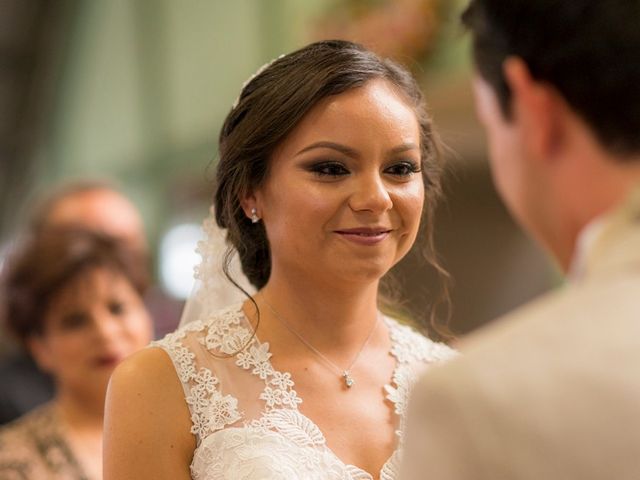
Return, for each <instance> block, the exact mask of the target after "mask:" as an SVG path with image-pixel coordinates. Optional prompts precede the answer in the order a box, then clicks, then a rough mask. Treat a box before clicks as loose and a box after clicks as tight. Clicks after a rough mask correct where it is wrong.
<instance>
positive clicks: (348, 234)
mask: <svg viewBox="0 0 640 480" xmlns="http://www.w3.org/2000/svg"><path fill="white" fill-rule="evenodd" d="M335 233H337V234H338V235H340V236H341V237H342V238H344V239H345V240H349V241H350V242H353V243H356V244H358V245H366V246H371V245H377V244H379V243H380V242H382V241H383V240H384V239H385V238H387V237H388V236H389V234H390V233H391V230H390V229H388V228H382V227H381V228H350V229H346V230H336V232H335Z"/></svg>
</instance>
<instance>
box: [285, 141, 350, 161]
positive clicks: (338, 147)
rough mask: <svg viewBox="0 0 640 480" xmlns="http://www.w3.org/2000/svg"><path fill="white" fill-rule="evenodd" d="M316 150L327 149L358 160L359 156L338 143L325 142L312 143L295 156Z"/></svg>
mask: <svg viewBox="0 0 640 480" xmlns="http://www.w3.org/2000/svg"><path fill="white" fill-rule="evenodd" d="M316 148H329V149H331V150H336V151H337V152H340V153H342V154H344V155H346V156H348V157H351V158H358V157H359V156H360V155H359V154H358V152H357V151H355V150H354V149H353V148H351V147H347V146H346V145H342V144H340V143H335V142H326V141H322V142H315V143H312V144H311V145H308V146H306V147H304V148H303V149H302V150H300V151H299V152H298V153H296V155H300V154H302V153H305V152H308V151H310V150H314V149H316Z"/></svg>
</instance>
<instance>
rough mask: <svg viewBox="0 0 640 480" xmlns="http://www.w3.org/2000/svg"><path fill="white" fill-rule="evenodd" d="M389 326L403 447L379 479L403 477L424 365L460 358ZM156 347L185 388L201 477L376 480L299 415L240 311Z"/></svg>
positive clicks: (390, 387)
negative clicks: (407, 426)
mask: <svg viewBox="0 0 640 480" xmlns="http://www.w3.org/2000/svg"><path fill="white" fill-rule="evenodd" d="M384 321H385V324H386V325H387V327H388V329H389V332H390V337H391V345H392V346H391V352H390V353H391V355H393V356H394V357H395V359H396V367H395V370H394V373H393V377H392V378H391V381H390V383H389V384H387V385H385V387H384V388H385V391H386V394H387V399H388V401H389V402H390V408H393V409H394V410H395V413H396V415H398V417H399V423H398V424H399V429H398V431H397V435H398V437H399V439H398V445H399V447H398V448H397V449H396V451H395V452H394V453H393V455H392V456H391V457H390V458H389V460H387V462H386V463H385V464H384V467H383V469H382V471H381V472H379V476H380V478H381V479H384V480H391V479H395V478H396V476H397V471H398V461H399V453H400V447H401V444H402V432H403V431H404V417H405V410H406V406H407V400H408V397H409V390H410V388H411V386H412V385H413V383H414V380H415V379H416V378H417V376H418V375H419V373H420V372H421V371H422V370H423V369H424V368H425V367H427V366H428V365H429V364H431V363H435V362H441V361H444V360H446V359H448V358H450V357H451V356H453V355H454V352H453V350H451V349H450V348H449V347H447V346H446V345H444V344H440V343H435V342H432V341H430V340H428V339H427V338H425V337H423V336H422V335H419V334H418V333H416V332H415V331H413V330H412V329H411V328H409V327H406V326H403V325H400V324H399V323H398V322H396V321H395V320H392V319H390V318H388V317H384ZM152 346H156V347H160V348H162V349H164V350H165V351H166V352H167V353H168V355H169V356H170V357H171V360H172V362H173V364H174V366H175V368H176V372H177V375H178V377H179V378H180V382H181V383H182V386H183V388H184V392H185V399H186V402H187V404H188V407H189V411H190V413H191V421H192V427H191V432H192V433H193V434H194V435H195V437H196V449H195V452H194V455H193V461H192V463H191V475H192V477H193V478H194V479H198V480H219V479H234V480H243V479H246V480H255V479H265V478H268V479H294V478H305V479H323V480H329V479H336V480H337V479H340V480H371V479H372V476H371V475H370V474H369V473H367V472H365V471H363V470H362V469H360V468H358V467H356V466H353V465H346V464H344V463H343V462H342V461H341V460H340V459H339V458H338V457H337V456H336V455H335V454H334V453H333V452H332V451H331V449H330V448H329V447H328V446H327V443H326V441H325V438H324V435H323V434H322V432H321V431H320V429H319V428H318V427H317V426H316V425H315V424H314V423H313V422H312V421H311V420H310V419H309V418H307V417H306V416H305V415H303V414H302V413H301V412H300V410H299V408H298V406H299V405H300V404H301V403H302V399H301V398H300V397H299V396H298V395H297V393H296V391H295V385H294V382H293V379H292V378H291V374H290V373H288V372H279V371H277V370H275V369H274V368H273V366H272V364H271V361H270V358H271V353H270V352H269V344H268V343H260V341H259V340H258V339H257V338H256V337H255V336H253V331H252V329H251V325H250V324H249V322H248V320H247V319H246V317H245V316H244V314H243V312H242V309H241V306H240V305H238V306H234V307H231V308H228V309H226V310H223V311H221V312H218V313H217V314H215V315H213V316H212V317H211V318H209V319H208V320H206V321H196V322H193V323H190V324H187V325H185V326H184V327H182V328H180V329H179V330H177V331H176V332H174V333H171V334H169V335H167V336H166V337H165V338H164V339H162V340H160V341H157V342H154V343H153V344H152ZM243 346H244V348H243ZM236 352H238V353H236Z"/></svg>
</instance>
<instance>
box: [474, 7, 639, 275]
mask: <svg viewBox="0 0 640 480" xmlns="http://www.w3.org/2000/svg"><path fill="white" fill-rule="evenodd" d="M462 19H463V22H464V24H465V25H466V26H467V28H468V29H469V30H470V32H471V35H472V44H473V57H474V63H475V71H476V74H475V80H474V90H475V96H476V106H477V110H478V115H479V118H480V120H481V122H482V123H483V125H484V126H485V128H486V130H487V136H488V142H489V150H490V152H489V154H490V158H491V164H492V171H493V175H494V180H495V183H496V187H497V189H498V190H499V192H500V194H501V195H502V197H503V198H504V200H505V203H506V204H507V206H508V207H509V208H510V209H511V211H512V213H513V214H514V216H515V217H516V218H517V219H518V220H519V221H520V222H521V223H522V224H523V226H524V227H525V228H526V229H527V230H529V231H530V232H531V233H532V234H533V235H534V236H535V237H537V238H538V240H540V241H541V242H542V243H543V244H544V245H545V246H546V247H548V248H549V249H550V250H551V252H552V253H553V254H554V255H555V256H556V258H557V259H558V260H559V262H560V264H561V265H562V266H563V267H565V268H566V267H567V265H568V262H569V259H570V257H571V255H572V252H573V249H574V243H575V238H576V237H577V233H578V232H579V230H580V229H581V228H582V227H584V225H585V224H586V223H588V222H589V221H590V220H591V219H592V218H593V217H594V216H596V215H598V214H600V213H603V212H604V211H606V210H608V209H609V208H611V207H613V206H614V205H615V204H616V203H618V202H619V201H621V200H622V198H624V196H625V195H626V193H627V191H628V190H629V189H630V188H632V185H633V184H634V183H635V182H638V181H640V133H639V132H640V0H569V1H567V0H535V1H532V0H508V1H505V0H471V3H470V5H469V7H468V8H467V10H466V11H465V12H464V14H463V16H462Z"/></svg>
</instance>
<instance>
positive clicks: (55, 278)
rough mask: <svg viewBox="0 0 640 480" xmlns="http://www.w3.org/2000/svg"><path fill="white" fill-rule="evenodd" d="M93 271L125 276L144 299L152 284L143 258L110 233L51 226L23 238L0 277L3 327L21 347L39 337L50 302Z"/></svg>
mask: <svg viewBox="0 0 640 480" xmlns="http://www.w3.org/2000/svg"><path fill="white" fill-rule="evenodd" d="M94 268H108V269H111V270H113V271H115V272H117V273H119V274H122V275H123V276H124V277H125V278H126V279H127V280H128V281H129V282H130V283H131V285H132V286H133V288H134V289H135V290H136V291H137V292H138V293H139V294H140V295H143V294H144V292H145V290H146V288H147V286H148V281H149V277H148V272H147V267H146V261H145V259H144V257H143V256H142V255H141V254H139V253H138V252H137V251H135V250H133V249H131V248H129V247H128V246H127V245H126V244H124V243H123V242H122V241H120V240H117V239H114V238H112V237H109V236H107V235H104V234H101V233H97V232H94V231H90V230H86V229H79V228H70V227H65V228H62V227H51V228H48V229H44V230H42V231H41V232H40V233H38V234H37V235H32V236H31V237H29V238H26V239H23V240H22V241H21V245H20V246H19V247H15V248H14V249H13V250H12V251H10V252H9V255H8V258H7V259H6V261H5V265H4V266H3V269H2V276H1V277H0V292H1V293H0V297H2V298H3V301H2V302H1V303H3V304H4V311H3V312H2V313H3V314H2V315H0V318H2V320H3V324H4V326H5V327H6V328H7V330H8V331H9V333H11V334H12V335H13V336H15V337H16V338H17V339H18V340H20V341H21V342H22V343H24V342H25V341H26V340H27V339H28V338H29V337H31V336H33V335H38V334H41V333H42V331H43V327H44V317H45V314H46V312H47V309H48V308H49V305H50V303H51V301H52V299H54V298H55V296H56V295H57V294H58V293H59V292H60V291H61V290H62V289H63V288H64V287H65V286H67V285H68V284H69V282H71V281H72V280H73V279H75V278H77V277H78V276H79V275H82V274H84V273H86V272H87V271H88V270H91V269H94Z"/></svg>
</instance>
